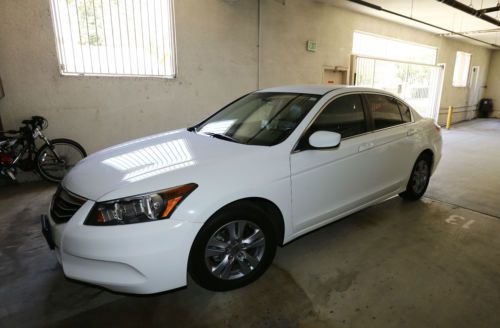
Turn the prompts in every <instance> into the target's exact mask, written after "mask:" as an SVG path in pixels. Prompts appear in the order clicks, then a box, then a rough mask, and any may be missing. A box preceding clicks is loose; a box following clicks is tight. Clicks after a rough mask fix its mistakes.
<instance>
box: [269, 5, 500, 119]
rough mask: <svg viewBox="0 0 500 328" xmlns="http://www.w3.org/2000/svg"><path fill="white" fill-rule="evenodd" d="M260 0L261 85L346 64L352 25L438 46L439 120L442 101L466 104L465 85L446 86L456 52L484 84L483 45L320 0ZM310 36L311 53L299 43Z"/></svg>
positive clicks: (310, 77)
mask: <svg viewBox="0 0 500 328" xmlns="http://www.w3.org/2000/svg"><path fill="white" fill-rule="evenodd" d="M264 4H265V5H264V8H263V22H264V28H263V33H262V37H263V42H262V53H263V62H262V64H263V65H262V72H263V73H262V83H261V85H263V86H273V85H280V84H287V83H321V80H322V70H323V66H331V67H334V66H344V67H349V65H350V56H351V49H352V34H353V31H356V30H358V31H365V32H369V33H374V34H380V35H385V36H388V37H393V38H397V39H402V40H409V41H412V42H416V43H421V44H426V45H429V46H434V47H438V60H437V62H438V63H446V70H445V77H444V87H443V94H442V98H441V113H442V114H441V115H440V120H439V121H440V123H444V121H445V119H446V115H445V113H446V112H447V107H448V106H455V107H462V106H465V105H468V104H467V100H468V95H467V88H455V87H452V79H453V68H454V65H455V55H456V52H457V51H459V50H460V51H465V52H468V53H471V54H472V66H474V65H477V66H480V76H479V84H480V85H485V83H486V78H487V73H488V65H489V61H490V53H491V50H489V49H486V48H483V47H479V46H475V45H471V44H468V43H464V42H460V41H456V40H451V39H448V38H444V37H439V36H436V35H434V34H432V33H428V32H425V31H421V30H416V29H414V28H411V27H408V26H403V25H400V24H397V23H393V22H389V21H386V20H383V19H380V18H377V17H373V16H366V15H363V14H360V13H357V12H353V11H349V10H345V9H340V8H337V7H333V6H331V5H327V4H323V3H314V4H311V2H309V1H302V0H287V1H286V6H283V5H282V4H281V3H280V2H279V1H273V0H268V1H264ZM311 39H312V40H316V41H317V47H318V50H317V52H315V53H311V52H307V51H305V42H306V40H311ZM470 109H471V110H473V109H474V108H470ZM464 110H465V109H461V111H464ZM463 119H465V113H457V114H455V115H454V120H453V121H454V122H458V121H461V120H463Z"/></svg>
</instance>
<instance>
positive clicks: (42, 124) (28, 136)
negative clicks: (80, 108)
mask: <svg viewBox="0 0 500 328" xmlns="http://www.w3.org/2000/svg"><path fill="white" fill-rule="evenodd" d="M22 124H23V126H21V127H20V128H19V130H10V131H3V132H1V131H0V175H3V176H5V177H7V178H9V179H11V180H12V181H16V173H17V169H18V168H19V169H21V170H23V171H33V170H35V169H36V171H37V172H38V173H39V174H40V176H42V178H44V179H45V180H47V181H50V182H60V181H62V179H63V178H64V176H65V175H66V173H68V171H69V170H70V169H71V168H72V167H73V166H74V165H75V164H76V163H77V162H78V161H79V160H81V159H82V158H84V157H86V156H87V153H86V152H85V149H84V148H83V147H82V146H81V145H80V144H79V143H77V142H76V141H73V140H70V139H52V140H49V139H48V138H47V137H46V136H45V135H44V134H43V132H42V130H45V129H46V128H47V127H48V125H49V124H48V121H47V120H46V119H45V118H43V117H41V116H33V117H32V118H31V120H24V121H23V122H22ZM37 139H41V140H42V141H43V145H41V147H37V145H36V142H35V141H36V140H37Z"/></svg>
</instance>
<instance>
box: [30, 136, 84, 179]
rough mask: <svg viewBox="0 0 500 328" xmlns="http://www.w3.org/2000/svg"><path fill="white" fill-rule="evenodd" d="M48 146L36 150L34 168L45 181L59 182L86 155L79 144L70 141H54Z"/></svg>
mask: <svg viewBox="0 0 500 328" xmlns="http://www.w3.org/2000/svg"><path fill="white" fill-rule="evenodd" d="M50 144H51V147H50V146H49V145H47V144H45V145H43V146H42V147H41V148H40V149H39V150H38V152H37V154H36V167H37V170H38V173H40V175H41V176H42V178H44V179H45V180H48V181H51V182H60V181H62V179H63V178H64V176H65V175H66V174H67V173H68V172H69V170H70V169H71V168H72V167H73V166H75V164H76V163H78V161H80V160H81V159H83V158H84V157H86V156H87V153H86V152H85V149H83V147H82V146H81V145H80V144H79V143H77V142H76V141H73V140H70V139H54V140H51V141H50Z"/></svg>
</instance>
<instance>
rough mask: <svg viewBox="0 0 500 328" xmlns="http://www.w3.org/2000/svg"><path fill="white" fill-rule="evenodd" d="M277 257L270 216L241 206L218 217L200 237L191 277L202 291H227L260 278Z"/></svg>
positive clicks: (191, 261)
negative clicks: (203, 289)
mask: <svg viewBox="0 0 500 328" xmlns="http://www.w3.org/2000/svg"><path fill="white" fill-rule="evenodd" d="M275 253H276V235H275V232H274V230H273V227H272V224H271V222H270V218H269V217H268V215H267V213H266V212H265V211H263V210H262V209H260V208H259V207H257V206H255V205H253V204H251V203H240V204H234V205H230V206H229V207H227V208H225V209H223V210H221V211H219V212H218V213H216V214H215V215H214V216H213V217H212V218H211V219H210V220H209V221H207V223H206V224H205V225H204V226H203V228H202V229H201V230H200V232H199V233H198V236H197V237H196V239H195V241H194V243H193V247H192V249H191V254H190V257H189V273H190V275H191V277H192V278H193V279H194V280H195V281H196V282H197V283H198V284H199V285H201V286H202V287H204V288H207V289H210V290H216V291H224V290H231V289H236V288H240V287H243V286H245V285H247V284H249V283H251V282H253V281H255V280H256V279H257V278H259V277H260V276H261V275H262V274H263V273H264V272H265V271H266V270H267V268H268V267H269V266H270V265H271V263H272V260H273V258H274V254H275Z"/></svg>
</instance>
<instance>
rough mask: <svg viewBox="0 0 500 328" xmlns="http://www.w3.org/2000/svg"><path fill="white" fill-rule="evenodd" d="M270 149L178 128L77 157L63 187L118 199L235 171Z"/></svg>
mask: <svg viewBox="0 0 500 328" xmlns="http://www.w3.org/2000/svg"><path fill="white" fill-rule="evenodd" d="M269 148H270V147H264V146H249V145H243V144H238V143H234V142H230V141H225V140H220V139H216V138H213V137H209V136H206V135H201V134H197V133H195V132H189V131H187V130H185V129H183V130H176V131H172V132H167V133H161V134H157V135H153V136H149V137H145V138H141V139H137V140H132V141H129V142H125V143H123V144H120V145H117V146H114V147H111V148H107V149H104V150H101V151H99V152H97V153H94V154H92V155H90V156H89V157H87V158H85V159H83V160H82V161H80V162H79V163H78V164H77V165H76V166H75V167H74V168H73V169H72V170H71V171H70V172H69V174H68V175H67V176H66V177H65V179H64V180H63V182H62V185H63V187H64V188H65V189H67V190H68V191H70V192H72V193H74V194H76V195H79V196H82V197H85V198H87V199H90V200H94V201H96V200H100V201H103V200H110V199H116V198H119V197H127V196H131V195H137V194H141V193H147V192H154V191H158V190H162V189H167V188H170V187H175V186H178V185H181V184H186V183H193V182H194V183H199V181H200V180H203V179H207V177H210V175H211V174H213V173H214V172H223V171H224V170H225V167H227V170H228V171H231V170H229V168H231V167H232V168H233V171H234V167H235V165H238V162H239V161H242V162H246V163H248V161H249V160H250V158H249V157H251V158H252V161H253V160H256V159H258V158H262V156H259V154H260V153H261V152H263V151H264V152H269ZM261 155H262V154H261ZM228 159H230V160H228Z"/></svg>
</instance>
